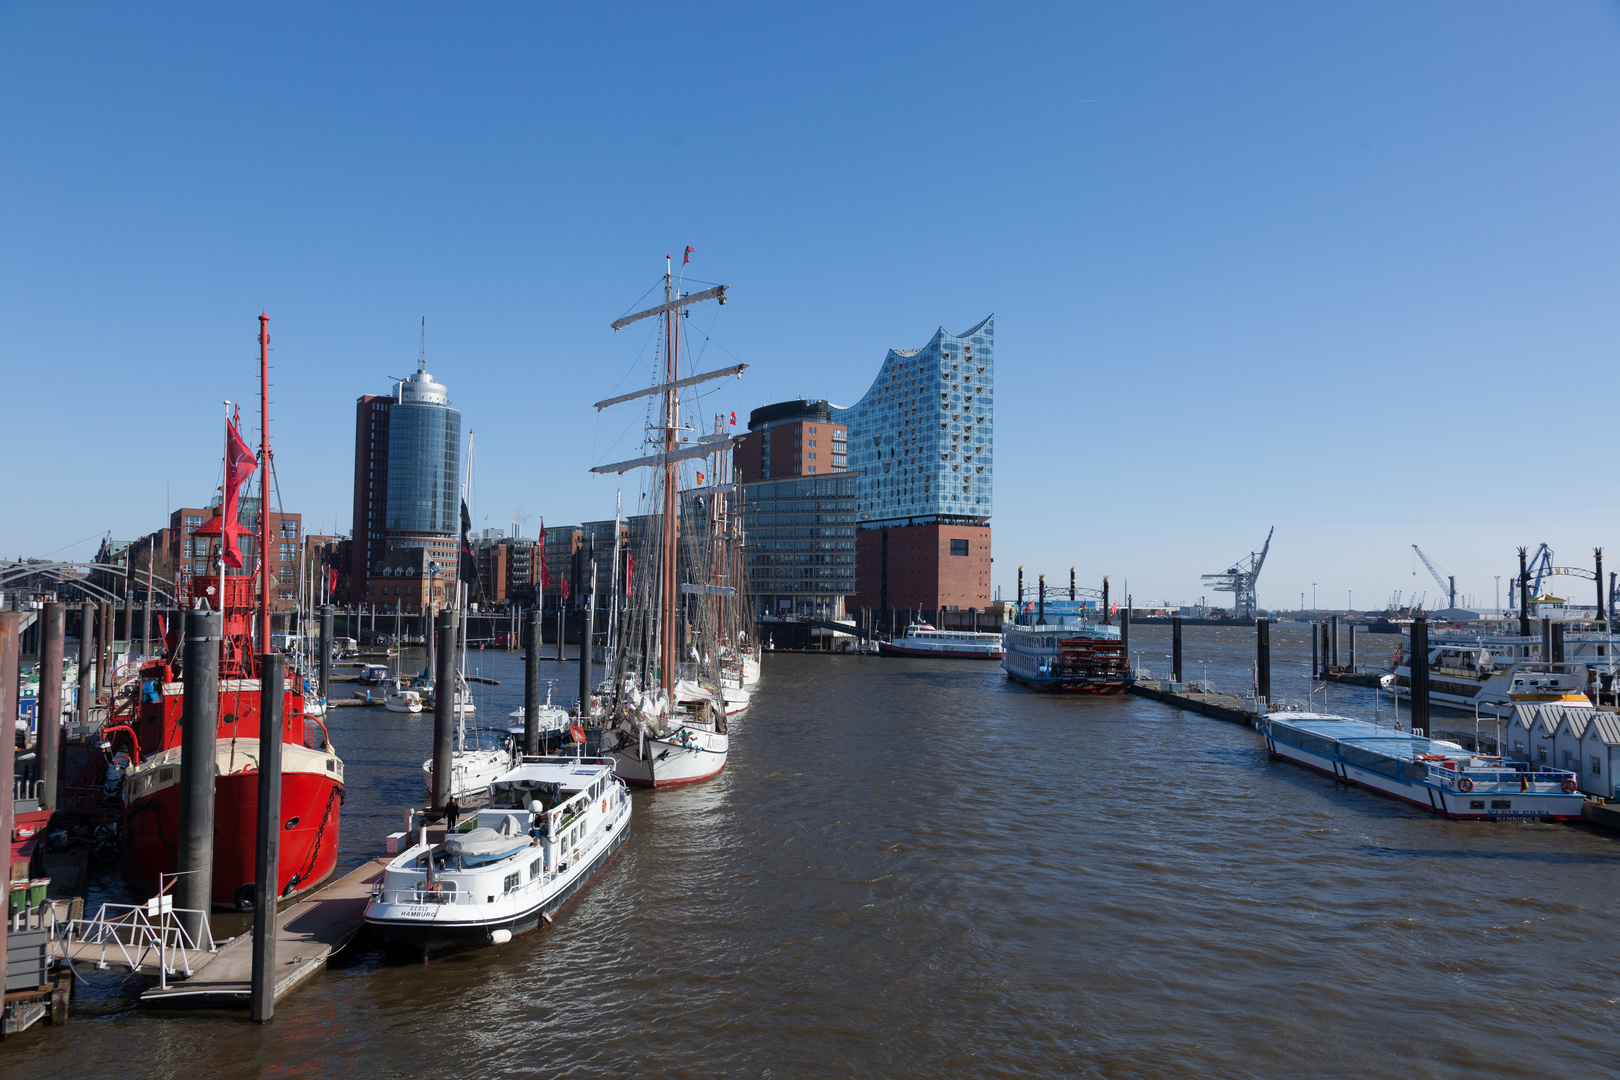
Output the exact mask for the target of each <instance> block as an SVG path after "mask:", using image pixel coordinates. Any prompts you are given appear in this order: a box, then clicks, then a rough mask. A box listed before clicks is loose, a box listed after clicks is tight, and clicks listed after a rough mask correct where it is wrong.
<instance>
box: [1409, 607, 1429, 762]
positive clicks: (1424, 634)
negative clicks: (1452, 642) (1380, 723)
mask: <svg viewBox="0 0 1620 1080" xmlns="http://www.w3.org/2000/svg"><path fill="white" fill-rule="evenodd" d="M1409 666H1410V670H1411V672H1412V679H1411V692H1412V730H1413V731H1422V732H1423V733H1424V734H1425V735H1427V734H1428V733H1429V620H1428V619H1423V618H1418V619H1413V620H1412V662H1411V664H1410V665H1409Z"/></svg>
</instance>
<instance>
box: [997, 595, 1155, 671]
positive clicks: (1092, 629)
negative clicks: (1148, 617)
mask: <svg viewBox="0 0 1620 1080" xmlns="http://www.w3.org/2000/svg"><path fill="white" fill-rule="evenodd" d="M1090 613H1091V608H1090V607H1089V606H1088V604H1087V603H1086V602H1084V601H1077V600H1047V601H1045V602H1043V603H1041V604H1039V605H1036V604H1026V605H1025V606H1024V609H1023V610H1022V611H1020V612H1019V613H1018V616H1017V618H1016V619H1015V620H1014V621H1013V622H1012V623H1011V624H1009V625H1008V626H1007V627H1005V628H1004V629H1003V630H1002V648H1001V667H1002V670H1003V671H1005V672H1006V673H1007V677H1008V678H1010V679H1014V680H1016V681H1018V682H1021V683H1023V684H1024V685H1025V686H1030V687H1033V688H1035V689H1036V690H1050V691H1057V692H1062V693H1072V694H1123V693H1124V692H1125V688H1126V687H1127V686H1129V685H1130V684H1131V683H1132V682H1133V681H1134V680H1133V679H1132V677H1131V671H1130V664H1129V661H1128V659H1127V658H1126V656H1125V642H1124V641H1123V640H1122V639H1121V637H1120V633H1119V627H1117V626H1110V625H1108V624H1107V623H1097V622H1093V621H1092V620H1091V618H1090Z"/></svg>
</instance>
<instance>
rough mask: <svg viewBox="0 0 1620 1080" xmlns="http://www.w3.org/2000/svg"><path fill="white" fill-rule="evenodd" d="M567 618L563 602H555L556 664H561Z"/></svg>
mask: <svg viewBox="0 0 1620 1080" xmlns="http://www.w3.org/2000/svg"><path fill="white" fill-rule="evenodd" d="M567 619H568V616H567V613H566V612H565V611H564V610H563V602H562V601H561V600H558V601H557V663H559V664H560V663H562V662H563V638H565V637H567V636H568V622H567Z"/></svg>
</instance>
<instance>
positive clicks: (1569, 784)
mask: <svg viewBox="0 0 1620 1080" xmlns="http://www.w3.org/2000/svg"><path fill="white" fill-rule="evenodd" d="M1564 794H1565V795H1573V794H1575V781H1573V780H1565V781H1564Z"/></svg>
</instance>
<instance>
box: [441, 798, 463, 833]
mask: <svg viewBox="0 0 1620 1080" xmlns="http://www.w3.org/2000/svg"><path fill="white" fill-rule="evenodd" d="M460 816H461V805H460V804H459V803H457V802H456V797H455V796H454V795H452V796H450V801H449V802H447V803H445V804H444V831H445V832H447V833H452V832H455V831H456V819H457V818H459V817H460Z"/></svg>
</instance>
